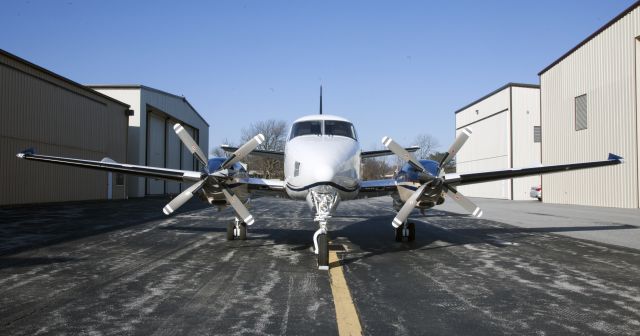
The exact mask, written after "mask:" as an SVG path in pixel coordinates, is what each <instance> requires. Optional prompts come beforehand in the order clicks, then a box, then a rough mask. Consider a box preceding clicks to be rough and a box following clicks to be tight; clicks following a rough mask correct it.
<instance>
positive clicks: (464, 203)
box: [445, 184, 482, 218]
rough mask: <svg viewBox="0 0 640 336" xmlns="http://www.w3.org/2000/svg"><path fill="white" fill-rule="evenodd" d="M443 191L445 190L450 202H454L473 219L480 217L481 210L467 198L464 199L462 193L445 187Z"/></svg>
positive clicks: (447, 186)
mask: <svg viewBox="0 0 640 336" xmlns="http://www.w3.org/2000/svg"><path fill="white" fill-rule="evenodd" d="M445 189H446V190H447V196H449V198H451V199H452V200H454V201H456V202H457V203H458V204H459V205H460V206H461V207H463V208H464V209H465V210H467V211H468V212H469V213H470V214H471V215H472V216H474V217H478V218H480V217H482V209H480V207H479V206H477V205H476V204H475V203H473V202H471V200H469V199H468V198H466V197H465V196H464V195H463V194H462V193H460V192H459V191H457V190H456V189H455V188H453V187H451V186H449V185H446V184H445Z"/></svg>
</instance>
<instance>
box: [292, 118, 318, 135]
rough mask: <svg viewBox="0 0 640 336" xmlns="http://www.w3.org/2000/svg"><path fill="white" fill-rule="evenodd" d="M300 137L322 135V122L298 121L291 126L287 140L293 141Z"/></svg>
mask: <svg viewBox="0 0 640 336" xmlns="http://www.w3.org/2000/svg"><path fill="white" fill-rule="evenodd" d="M301 135H322V121H320V120H311V121H300V122H297V123H295V124H293V127H292V128H291V137H289V139H293V138H295V137H298V136H301Z"/></svg>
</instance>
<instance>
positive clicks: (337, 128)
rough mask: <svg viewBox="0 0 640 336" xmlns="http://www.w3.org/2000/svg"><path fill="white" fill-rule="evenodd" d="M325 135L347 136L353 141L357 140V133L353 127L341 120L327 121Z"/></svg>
mask: <svg viewBox="0 0 640 336" xmlns="http://www.w3.org/2000/svg"><path fill="white" fill-rule="evenodd" d="M324 134H326V135H338V136H345V137H349V138H351V139H355V138H356V131H355V130H354V129H353V125H351V123H348V122H346V121H339V120H325V121H324Z"/></svg>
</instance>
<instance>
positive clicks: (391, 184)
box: [358, 179, 398, 198]
mask: <svg viewBox="0 0 640 336" xmlns="http://www.w3.org/2000/svg"><path fill="white" fill-rule="evenodd" d="M397 186H398V182H397V181H396V180H394V179H384V180H367V181H362V182H360V192H359V193H358V198H369V197H381V196H389V195H391V194H393V193H396V192H398V188H397Z"/></svg>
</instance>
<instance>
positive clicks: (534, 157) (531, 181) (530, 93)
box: [511, 86, 541, 200]
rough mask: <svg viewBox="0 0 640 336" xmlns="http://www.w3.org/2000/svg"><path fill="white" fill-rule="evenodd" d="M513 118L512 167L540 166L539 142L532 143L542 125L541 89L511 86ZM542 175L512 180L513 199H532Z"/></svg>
mask: <svg viewBox="0 0 640 336" xmlns="http://www.w3.org/2000/svg"><path fill="white" fill-rule="evenodd" d="M511 105H512V109H513V111H512V113H511V115H512V118H513V135H512V139H511V141H512V143H513V168H523V167H531V166H535V165H539V164H540V148H541V144H540V143H535V142H534V141H533V127H534V126H540V89H538V88H525V87H519V86H512V87H511ZM540 182H541V178H540V175H537V176H530V177H521V178H517V179H513V181H512V183H513V199H514V200H530V199H531V196H530V195H529V192H530V191H531V187H533V186H537V185H540Z"/></svg>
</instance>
